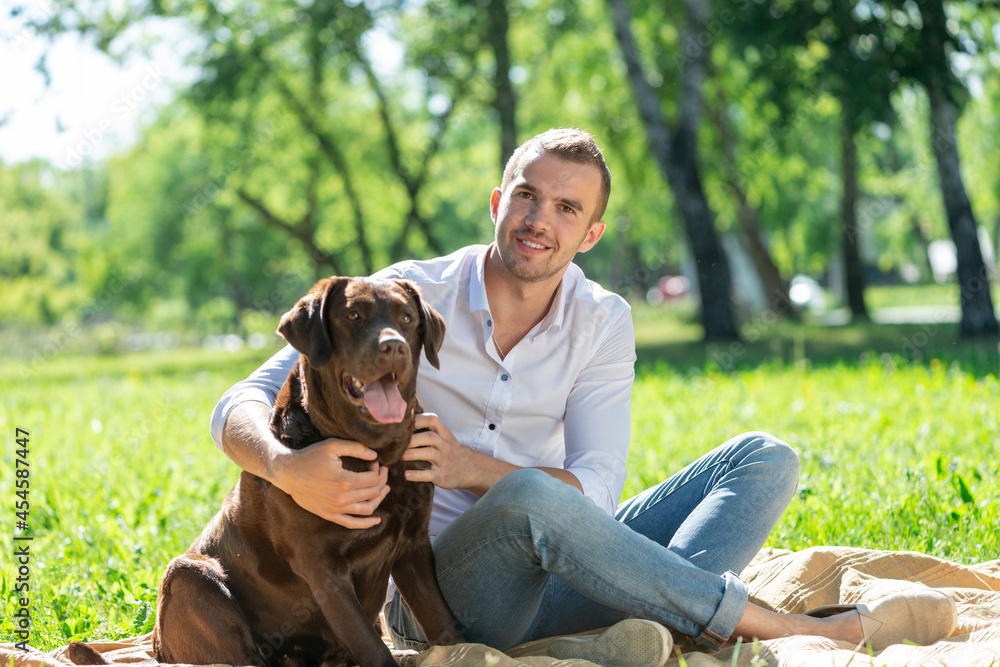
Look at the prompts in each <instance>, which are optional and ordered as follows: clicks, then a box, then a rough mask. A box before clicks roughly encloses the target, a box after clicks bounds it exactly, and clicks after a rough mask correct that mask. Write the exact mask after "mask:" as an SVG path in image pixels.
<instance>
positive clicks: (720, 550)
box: [386, 433, 799, 650]
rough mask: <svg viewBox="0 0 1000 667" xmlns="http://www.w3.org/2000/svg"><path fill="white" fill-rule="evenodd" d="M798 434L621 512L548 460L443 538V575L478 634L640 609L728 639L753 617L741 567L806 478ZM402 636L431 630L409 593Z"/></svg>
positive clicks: (719, 452)
mask: <svg viewBox="0 0 1000 667" xmlns="http://www.w3.org/2000/svg"><path fill="white" fill-rule="evenodd" d="M798 470H799V462H798V457H797V456H796V455H795V452H794V451H792V449H791V448H790V447H789V446H788V445H786V444H785V443H783V442H781V441H780V440H777V439H776V438H773V437H772V436H769V435H767V434H765V433H746V434H743V435H741V436H738V437H736V438H733V439H732V440H730V441H728V442H726V443H725V444H723V445H721V446H720V447H718V448H716V449H715V450H713V451H712V452H710V453H708V454H706V455H705V456H703V457H702V458H700V459H698V460H697V461H695V462H694V463H692V464H691V465H689V466H687V467H686V468H684V470H682V471H681V472H679V473H677V474H676V475H674V476H672V477H671V478H670V479H668V480H667V481H665V482H662V483H661V484H658V485H657V486H655V487H653V488H651V489H647V490H646V491H644V492H643V493H641V494H639V495H638V496H636V497H634V498H632V499H630V500H627V501H625V502H624V503H622V504H621V505H620V506H619V507H618V510H617V512H616V515H615V517H610V516H608V515H607V514H605V513H604V512H603V511H602V510H601V509H600V508H598V507H597V505H595V504H594V503H593V502H592V501H591V500H590V499H588V498H587V497H585V496H584V495H583V494H581V493H580V492H579V491H578V490H577V489H575V488H573V487H571V486H570V485H568V484H565V483H564V482H561V481H559V480H557V479H555V478H554V477H552V476H550V475H548V474H546V473H544V472H542V471H540V470H534V469H524V470H518V471H517V472H514V473H511V474H509V475H507V476H506V477H504V478H503V479H501V480H500V481H499V482H498V483H497V484H496V485H495V486H494V487H493V488H492V489H490V491H489V492H488V493H486V494H485V495H484V496H483V497H482V498H481V499H479V500H478V501H477V502H476V503H475V504H474V505H473V506H472V507H471V508H470V509H468V510H467V511H466V512H465V513H464V514H463V515H462V516H460V517H459V518H458V519H456V520H455V521H453V522H452V523H451V524H450V525H449V526H448V527H447V528H446V529H445V530H443V531H442V532H441V534H440V535H439V536H438V537H437V539H435V540H434V554H435V559H436V568H437V577H438V582H439V583H440V585H441V591H442V592H443V593H444V597H445V599H446V600H447V601H448V606H449V607H450V608H451V611H452V613H453V614H454V615H455V619H456V620H457V622H458V626H459V628H460V629H461V631H462V633H463V635H464V636H465V638H466V639H467V640H469V641H472V642H478V643H482V644H486V645H488V646H493V647H496V648H499V649H501V650H502V649H506V648H510V647H512V646H516V645H517V644H520V643H522V642H526V641H530V640H533V639H540V638H543V637H550V636H553V635H560V634H571V633H575V632H582V631H585V630H591V629H594V628H600V627H604V626H607V625H612V624H614V623H617V622H618V621H620V620H622V619H625V618H628V617H630V616H636V617H639V618H646V619H650V620H654V621H658V622H660V623H663V624H664V625H667V626H670V627H672V628H674V629H675V630H677V631H679V632H682V633H684V634H686V635H690V636H691V637H693V638H694V639H695V640H697V641H698V642H699V643H702V644H706V645H708V646H711V647H718V646H721V645H722V644H724V643H725V642H726V640H727V639H728V638H729V636H730V635H731V634H732V633H733V630H734V629H735V627H736V624H737V623H738V622H739V620H740V619H741V618H742V617H743V612H744V607H745V605H746V602H747V589H746V586H745V585H744V584H743V582H742V581H740V579H739V577H738V576H737V575H736V574H734V572H740V571H742V569H743V568H744V567H745V566H746V565H747V563H749V562H750V560H751V559H752V558H753V557H754V555H756V553H757V552H758V551H759V550H760V548H761V546H763V544H764V542H765V540H767V537H768V535H769V534H770V533H771V530H772V529H773V528H774V526H775V524H776V523H777V521H778V518H779V517H780V516H781V513H782V512H783V511H784V510H785V507H786V506H787V505H788V502H789V501H790V500H791V498H792V495H793V494H794V492H795V489H796V487H797V484H798ZM386 620H387V621H388V625H389V631H390V635H391V636H392V638H393V641H394V643H395V645H396V647H397V648H415V649H422V648H425V647H426V643H425V640H424V635H423V633H422V632H421V630H420V626H419V625H418V624H417V622H416V620H415V619H414V618H413V615H412V613H411V612H410V610H409V608H408V607H407V606H406V603H405V602H404V601H403V600H402V598H401V597H400V595H399V593H398V592H397V593H396V595H395V597H394V598H393V600H392V602H391V603H390V605H389V607H388V609H387V610H386Z"/></svg>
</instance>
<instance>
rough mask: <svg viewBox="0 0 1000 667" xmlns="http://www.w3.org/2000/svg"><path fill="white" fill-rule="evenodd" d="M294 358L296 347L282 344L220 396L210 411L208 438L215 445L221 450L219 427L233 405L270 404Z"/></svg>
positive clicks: (295, 358)
mask: <svg viewBox="0 0 1000 667" xmlns="http://www.w3.org/2000/svg"><path fill="white" fill-rule="evenodd" d="M298 360H299V352H298V350H296V349H295V348H294V347H292V346H291V345H286V346H285V347H284V348H283V349H282V350H281V351H279V352H278V353H276V354H275V355H274V356H273V357H271V358H270V359H268V360H267V361H265V362H264V364H263V365H262V366H261V367H260V368H258V369H257V370H255V371H254V372H253V373H251V374H250V377H248V378H247V379H245V380H241V381H240V382H237V383H236V384H235V385H233V386H232V387H231V388H230V389H229V391H227V392H226V393H225V394H223V395H222V398H220V399H219V402H218V403H216V405H215V409H214V410H213V411H212V423H211V430H212V440H215V446H216V447H218V448H219V449H222V430H223V428H224V427H225V425H226V419H228V418H229V413H230V412H232V410H233V408H235V407H236V406H237V405H239V404H240V403H244V402H246V401H256V402H259V403H266V404H267V405H271V406H273V405H274V401H275V399H276V398H277V397H278V392H279V391H280V390H281V387H282V385H284V384H285V379H286V378H288V373H289V372H290V371H291V370H292V368H293V367H294V366H295V363H296V362H297V361H298Z"/></svg>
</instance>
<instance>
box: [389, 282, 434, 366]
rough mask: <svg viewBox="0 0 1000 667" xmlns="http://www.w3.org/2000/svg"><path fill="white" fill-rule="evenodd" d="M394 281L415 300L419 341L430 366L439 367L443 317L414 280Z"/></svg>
mask: <svg viewBox="0 0 1000 667" xmlns="http://www.w3.org/2000/svg"><path fill="white" fill-rule="evenodd" d="M396 282H397V283H399V285H400V286H401V287H402V288H403V289H404V290H406V293H407V294H409V295H410V296H412V297H413V299H414V301H416V302H417V311H418V312H419V313H420V327H419V329H418V330H417V332H418V333H419V334H420V342H421V343H423V346H424V354H425V355H426V356H427V361H429V362H430V364H431V366H433V367H434V368H441V365H440V363H439V362H438V351H439V350H440V349H441V345H443V344H444V330H445V325H444V318H442V317H441V316H440V315H438V312H437V311H436V310H434V309H433V308H431V307H430V306H429V305H427V302H425V301H424V300H423V298H422V297H421V296H420V288H419V287H417V284H416V283H415V282H413V281H412V280H402V279H396Z"/></svg>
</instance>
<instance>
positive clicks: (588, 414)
mask: <svg viewBox="0 0 1000 667" xmlns="http://www.w3.org/2000/svg"><path fill="white" fill-rule="evenodd" d="M634 378H635V333H634V330H633V327H632V314H631V312H630V311H629V310H628V307H627V306H623V308H622V310H621V311H620V312H619V313H617V318H616V319H615V320H614V321H613V322H612V323H611V326H609V327H608V335H607V336H605V337H604V339H603V340H602V341H600V343H599V345H598V347H597V350H596V353H595V354H594V356H593V358H592V359H591V361H590V363H589V364H588V365H587V366H586V367H585V368H584V370H583V371H582V372H581V373H580V375H579V376H578V378H577V380H576V383H575V384H574V387H573V390H572V392H571V393H570V395H569V400H568V401H567V406H566V421H565V439H566V460H565V462H564V467H565V468H566V469H567V470H568V471H570V472H571V473H573V474H574V475H575V476H576V478H577V479H578V480H580V484H581V486H582V487H583V492H584V494H585V495H586V496H587V497H589V498H591V499H592V500H593V501H594V502H595V503H596V504H597V506H598V507H600V508H601V509H603V510H604V511H605V512H607V513H608V514H609V515H612V516H614V513H615V509H616V508H617V506H618V501H619V500H620V499H621V495H622V489H623V488H624V486H625V478H626V470H625V463H626V461H627V459H628V447H629V437H630V435H631V426H632V424H631V422H632V411H631V400H632V381H633V380H634Z"/></svg>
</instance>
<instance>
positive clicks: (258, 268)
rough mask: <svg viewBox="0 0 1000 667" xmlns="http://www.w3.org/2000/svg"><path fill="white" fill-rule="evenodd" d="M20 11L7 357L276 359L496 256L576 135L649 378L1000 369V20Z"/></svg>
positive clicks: (609, 276)
mask: <svg viewBox="0 0 1000 667" xmlns="http://www.w3.org/2000/svg"><path fill="white" fill-rule="evenodd" d="M2 8H3V9H2V13H0V60H2V62H3V67H2V68H0V77H2V79H0V80H2V82H3V86H2V89H3V92H4V94H3V97H2V99H0V347H2V349H4V350H6V351H7V353H8V354H13V355H14V356H16V357H20V358H27V359H29V360H30V359H35V360H39V359H41V360H44V359H47V358H49V357H51V356H54V355H58V354H62V353H76V352H84V353H92V352H99V353H118V352H125V351H129V350H147V349H151V348H165V347H172V346H177V345H201V346H209V347H216V348H224V349H234V350H235V349H239V348H242V347H245V346H249V347H251V348H253V349H259V348H264V347H270V346H273V345H275V344H277V339H276V337H275V335H274V333H273V332H274V328H275V323H276V321H277V317H278V316H279V315H280V314H281V313H282V312H284V311H285V310H287V309H288V308H289V307H290V306H291V304H292V303H294V301H295V300H296V299H297V298H298V297H299V296H301V295H302V294H303V293H304V292H305V291H306V290H307V289H308V288H309V286H310V285H311V284H312V283H313V282H314V281H315V280H316V279H317V278H319V277H322V276H326V275H330V274H366V273H370V272H373V271H375V270H378V269H379V268H381V267H383V266H386V265H387V264H389V263H391V262H394V261H397V260H401V259H405V258H414V257H416V258H422V257H430V256H435V255H438V254H444V253H448V252H450V251H452V250H454V249H457V248H458V247H460V246H462V245H465V244H468V243H476V242H489V241H490V240H491V239H492V232H493V227H492V225H491V224H490V220H489V217H488V208H487V206H488V201H489V194H490V191H491V189H492V188H493V187H494V186H495V185H497V184H499V181H500V175H501V171H502V166H503V164H504V162H505V160H506V158H507V157H508V156H509V155H510V153H511V152H512V151H513V149H514V147H515V146H516V145H517V144H518V143H520V142H521V141H524V140H525V139H527V138H529V137H530V136H532V135H533V134H535V133H537V132H540V131H544V130H545V129H548V128H550V127H554V126H574V127H581V128H584V129H587V130H588V131H590V132H591V133H592V134H594V136H595V137H596V139H597V141H598V143H599V145H601V147H602V148H603V150H604V152H605V156H606V158H607V161H608V163H609V166H610V168H611V171H612V174H613V187H612V196H611V202H610V205H609V208H608V212H607V214H606V216H605V219H606V221H607V222H608V223H609V226H608V231H607V232H606V233H605V236H604V239H603V240H602V241H601V243H599V244H598V246H597V247H595V248H594V249H593V250H592V251H591V252H589V253H587V254H585V255H581V256H579V257H578V259H577V261H578V263H579V264H581V265H582V266H583V267H584V269H585V270H586V272H587V273H588V275H589V276H590V277H591V278H592V279H594V280H596V281H598V282H600V283H601V284H602V285H604V286H605V287H607V288H609V289H612V290H614V291H616V292H619V293H620V294H622V295H624V296H626V297H627V298H628V299H629V300H630V301H631V302H632V303H633V304H634V307H635V309H636V322H637V336H638V338H639V344H640V347H641V348H642V349H647V348H648V349H656V347H657V346H660V347H661V348H662V347H663V346H664V345H667V344H674V343H678V341H679V342H680V344H685V345H688V344H690V345H695V344H698V345H702V347H700V348H698V349H699V350H700V352H698V353H699V354H702V355H705V356H711V357H712V358H714V359H715V360H716V362H718V364H719V365H720V366H723V367H726V366H727V364H728V363H731V362H736V361H737V360H738V359H739V358H740V357H741V356H742V355H744V353H745V349H746V348H744V347H743V344H744V343H746V344H748V345H751V346H752V345H754V344H758V343H759V342H760V341H762V340H764V341H766V340H768V339H770V340H771V341H772V342H771V344H770V346H769V347H764V348H762V349H763V352H762V354H766V355H769V356H781V355H782V354H785V356H789V357H791V356H792V355H793V354H794V355H796V356H798V355H799V353H801V352H802V350H801V349H799V348H800V347H801V346H803V345H804V344H805V341H809V342H810V345H811V349H813V350H816V349H818V348H817V347H816V346H813V345H812V343H813V341H816V342H817V345H821V344H822V342H823V340H826V339H829V340H834V341H835V340H837V336H838V335H841V336H843V335H844V334H843V333H842V332H844V331H852V332H855V333H857V332H858V331H860V332H861V333H860V334H859V335H860V336H861V337H862V338H864V339H865V340H866V341H871V340H872V339H873V338H878V336H879V335H881V336H882V339H881V340H882V343H883V345H882V346H881V348H879V346H878V345H875V347H876V348H879V349H883V348H884V349H887V350H888V351H889V352H891V353H893V354H898V355H902V356H909V357H920V356H922V355H923V354H925V352H926V346H927V345H928V343H929V342H930V341H932V340H933V341H936V344H945V343H947V344H948V345H953V344H954V345H957V344H959V341H976V340H985V341H993V342H991V343H989V344H988V345H985V346H982V345H980V347H979V348H978V349H980V350H981V351H982V350H986V352H980V358H979V363H982V364H984V365H983V366H982V368H984V369H985V368H987V367H994V371H993V372H994V373H995V372H996V370H995V363H994V361H995V357H996V343H995V336H996V335H997V316H996V312H995V306H996V303H997V301H996V300H997V297H998V294H1000V292H998V291H997V286H996V274H997V271H996V257H997V254H998V249H1000V247H998V244H1000V169H998V168H997V165H998V164H1000V142H998V141H997V137H998V135H1000V9H998V5H997V3H994V2H982V1H958V0H954V1H948V2H943V1H942V0H919V1H918V0H899V1H897V0H885V1H881V0H879V1H875V0H808V1H798V0H794V1H793V0H760V1H758V0H735V1H731V0H713V1H712V2H709V1H708V0H685V1H684V2H676V3H666V2H647V1H645V0H580V1H578V2H570V1H568V0H526V1H523V2H514V1H512V0H419V1H417V0H415V1H408V0H368V1H365V0H348V1H346V2H344V1H340V0H332V1H323V0H253V1H249V2H242V1H240V2H237V1H236V0H152V1H150V2H143V1H141V0H114V1H111V2H54V1H46V0H39V1H37V2H19V1H16V0H14V1H11V0H5V2H4V3H3V5H2ZM991 290H992V294H991ZM893 326H895V327H897V328H895V329H891V328H890V329H886V328H885V327H893ZM789 327H790V328H789ZM851 327H854V328H853V329H852V328H851ZM880 327H881V328H880ZM898 327H904V328H902V329H900V328H898ZM664 332H668V333H666V334H665V333H664ZM838 332H841V333H839V334H838ZM877 332H882V333H877ZM886 332H888V333H886ZM671 336H672V337H673V338H671ZM668 339H669V340H668ZM783 340H786V341H787V348H785V349H784V350H785V351H784V352H783V348H782V345H783V343H782V341H783ZM704 341H709V342H712V343H713V344H714V345H715V346H714V347H713V348H710V349H708V348H704V346H703V342H704ZM774 341H778V342H777V347H775V343H774ZM684 349H685V350H686V352H685V354H686V353H689V352H691V350H693V349H694V348H684ZM833 352H834V353H835V352H836V349H833ZM983 355H987V356H983Z"/></svg>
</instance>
